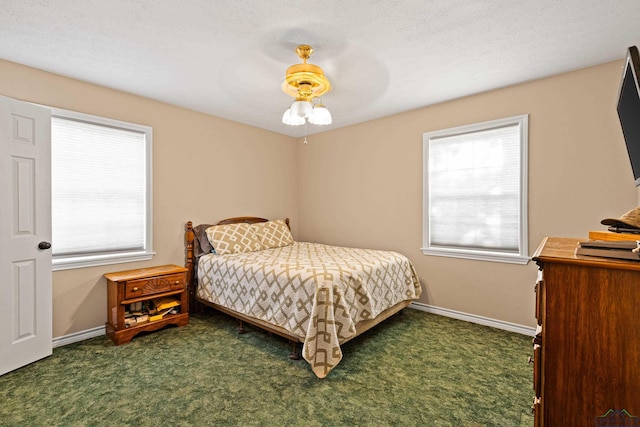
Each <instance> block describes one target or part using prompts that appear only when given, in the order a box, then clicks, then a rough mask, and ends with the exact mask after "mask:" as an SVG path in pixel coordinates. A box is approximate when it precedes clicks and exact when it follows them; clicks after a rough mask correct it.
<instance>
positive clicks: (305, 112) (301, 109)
mask: <svg viewBox="0 0 640 427" xmlns="http://www.w3.org/2000/svg"><path fill="white" fill-rule="evenodd" d="M312 112H313V106H312V105H311V103H310V102H309V101H296V102H294V103H293V104H291V113H292V114H296V115H298V116H300V117H309V115H310V114H311V113H312Z"/></svg>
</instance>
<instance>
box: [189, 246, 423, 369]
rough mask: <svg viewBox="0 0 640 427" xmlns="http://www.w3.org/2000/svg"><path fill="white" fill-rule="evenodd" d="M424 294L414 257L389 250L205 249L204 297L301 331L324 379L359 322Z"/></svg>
mask: <svg viewBox="0 0 640 427" xmlns="http://www.w3.org/2000/svg"><path fill="white" fill-rule="evenodd" d="M420 293H421V287H420V282H419V280H418V276H417V274H416V272H415V269H414V267H413V265H412V264H411V262H410V261H409V260H408V259H407V258H406V257H405V256H403V255H401V254H399V253H396V252H390V251H379V250H369V249H354V248H344V247H338V246H329V245H323V244H317V243H306V242H296V243H294V244H292V245H289V246H284V247H281V248H273V249H266V250H261V251H255V252H248V253H236V254H227V255H214V254H211V255H204V256H202V257H201V258H200V261H199V265H198V289H197V296H198V297H200V298H202V299H205V300H207V301H210V302H213V303H215V304H218V305H221V306H224V307H227V308H230V309H232V310H235V311H237V312H240V313H243V314H245V315H248V316H251V317H254V318H257V319H261V320H263V321H266V322H269V323H271V324H274V325H277V326H280V327H282V328H284V329H286V330H288V331H289V332H290V333H291V334H293V335H295V336H297V337H299V338H300V339H301V341H303V343H304V346H303V352H302V353H303V357H304V359H305V360H306V361H307V362H308V363H309V364H310V365H311V368H312V370H313V372H314V373H315V374H316V375H317V376H318V377H320V378H324V377H325V376H326V375H327V374H328V373H329V372H330V371H331V369H333V368H334V367H335V366H336V365H337V364H338V363H339V362H340V360H341V359H342V351H341V349H340V344H341V343H342V342H344V341H346V340H348V339H349V338H351V337H353V336H354V335H356V323H358V322H360V321H362V320H367V319H373V318H375V317H376V316H378V314H380V313H381V312H382V311H384V310H385V309H387V308H389V307H391V306H393V305H395V304H397V303H400V302H402V301H406V300H413V299H417V298H419V297H420Z"/></svg>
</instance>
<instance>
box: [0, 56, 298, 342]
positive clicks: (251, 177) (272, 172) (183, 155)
mask: <svg viewBox="0 0 640 427" xmlns="http://www.w3.org/2000/svg"><path fill="white" fill-rule="evenodd" d="M0 94H2V95H5V96H9V97H12V98H15V99H20V100H25V101H30V102H35V103H39V104H44V105H49V106H53V107H59V108H65V109H69V110H74V111H80V112H83V113H88V114H95V115H98V116H103V117H109V118H113V119H117V120H124V121H128V122H134V123H139V124H143V125H147V126H151V127H153V237H154V242H153V244H154V249H155V251H156V255H155V257H154V258H153V260H151V261H148V262H139V263H129V264H117V265H110V266H105V267H94V268H82V269H77V270H67V271H59V272H55V273H54V274H53V316H54V317H53V336H54V337H59V336H63V335H68V334H70V333H73V332H78V331H83V330H87V329H90V328H94V327H99V326H103V325H104V322H105V321H106V281H105V279H104V278H103V277H102V275H103V274H104V273H107V272H109V271H118V270H124V269H129V268H139V267H145V266H150V265H158V264H166V263H175V264H178V265H184V243H183V241H184V224H185V222H186V221H187V220H192V221H194V223H199V222H208V221H217V220H220V219H223V218H227V217H231V216H241V215H257V216H264V217H266V218H283V217H290V218H291V220H292V226H293V231H294V235H295V234H296V231H297V230H296V227H297V225H298V223H299V220H298V201H297V193H296V191H297V186H296V177H297V166H296V156H295V155H296V150H295V146H296V141H295V140H294V139H293V138H289V137H286V136H282V135H279V134H276V133H273V132H268V131H264V130H261V129H257V128H254V127H250V126H246V125H242V124H238V123H235V122H231V121H228V120H223V119H219V118H216V117H212V116H208V115H205V114H200V113H196V112H193V111H189V110H185V109H182V108H177V107H174V106H171V105H167V104H163V103H160V102H155V101H152V100H149V99H145V98H141V97H137V96H133V95H128V94H125V93H122V92H117V91H114V90H110V89H106V88H103V87H98V86H95V85H91V84H87V83H82V82H79V81H77V80H72V79H67V78H64V77H61V76H57V75H54V74H50V73H46V72H43V71H39V70H35V69H32V68H28V67H24V66H21V65H17V64H14V63H10V62H6V61H1V60H0ZM53 244H54V245H55V242H53Z"/></svg>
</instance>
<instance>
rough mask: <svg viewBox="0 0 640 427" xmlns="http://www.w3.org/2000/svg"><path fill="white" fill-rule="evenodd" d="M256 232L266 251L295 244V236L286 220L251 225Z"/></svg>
mask: <svg viewBox="0 0 640 427" xmlns="http://www.w3.org/2000/svg"><path fill="white" fill-rule="evenodd" d="M251 227H253V228H254V229H255V230H256V234H257V235H258V238H260V241H261V242H262V246H263V247H264V249H269V248H280V247H282V246H289V245H291V244H293V236H292V235H291V230H289V227H288V226H287V223H286V222H284V220H281V219H277V220H275V221H267V222H258V223H255V224H253V225H251Z"/></svg>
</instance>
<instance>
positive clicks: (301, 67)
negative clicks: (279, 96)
mask: <svg viewBox="0 0 640 427" xmlns="http://www.w3.org/2000/svg"><path fill="white" fill-rule="evenodd" d="M296 52H297V54H298V56H299V57H300V59H302V64H295V65H292V66H290V67H289V68H288V69H287V73H286V76H285V79H284V81H283V83H282V91H283V92H284V93H286V94H287V95H289V96H292V97H294V98H295V99H296V100H295V102H294V103H293V104H292V105H291V107H290V108H289V109H288V110H287V111H285V113H284V115H283V116H282V123H284V124H288V125H294V126H297V125H301V124H304V123H305V120H308V121H309V123H311V124H318V125H328V124H331V113H329V110H328V109H327V107H325V106H324V105H322V104H319V105H317V106H314V105H313V104H312V101H313V100H315V99H319V98H318V97H319V96H321V95H323V94H325V93H327V92H329V91H330V90H331V82H329V79H327V78H326V77H325V75H324V72H323V71H322V68H320V67H318V66H317V65H313V64H308V63H307V60H308V59H309V57H310V56H311V54H312V53H313V48H312V47H311V46H309V45H300V46H298V47H297V48H296ZM316 110H319V111H318V112H317V113H316ZM294 116H297V117H298V118H299V119H302V122H300V120H299V119H298V118H295V119H294V118H292V117H294Z"/></svg>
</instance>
